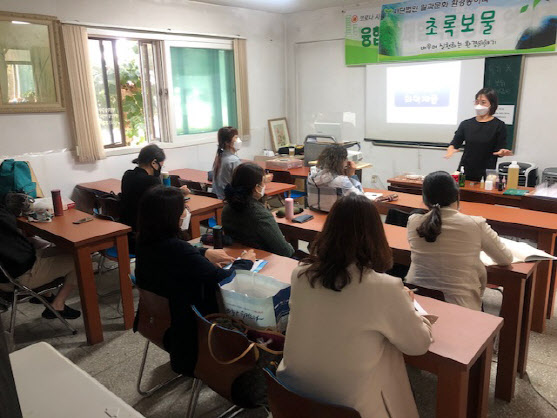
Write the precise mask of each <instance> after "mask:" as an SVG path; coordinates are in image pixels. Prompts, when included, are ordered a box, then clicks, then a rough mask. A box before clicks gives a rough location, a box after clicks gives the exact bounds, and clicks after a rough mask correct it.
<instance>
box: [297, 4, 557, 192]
mask: <svg viewBox="0 0 557 418" xmlns="http://www.w3.org/2000/svg"><path fill="white" fill-rule="evenodd" d="M343 37H344V14H343V8H340V7H334V8H328V9H322V10H318V11H313V12H301V13H294V14H291V15H288V16H287V20H286V57H287V92H288V94H287V96H288V99H287V116H288V120H289V124H290V126H291V128H290V129H291V130H292V131H293V133H292V134H291V135H292V136H294V137H296V138H297V139H298V141H303V137H304V136H305V135H306V134H307V133H308V132H306V130H305V129H306V127H307V123H306V122H304V121H300V119H301V118H300V111H301V110H300V107H302V108H305V102H304V100H305V99H304V97H305V95H307V94H308V92H307V91H305V90H304V86H303V85H300V80H302V81H303V80H307V79H311V78H312V77H313V78H314V79H315V78H319V79H320V80H321V83H320V84H323V85H328V86H332V87H331V89H332V91H333V92H334V93H333V94H331V95H330V96H327V94H326V93H323V92H319V91H313V92H312V94H313V95H315V96H316V97H319V98H320V99H321V100H314V101H315V102H316V105H315V109H313V111H312V115H310V117H313V116H315V117H316V118H319V117H322V116H323V114H331V115H334V112H337V114H338V111H339V109H338V108H336V105H337V104H338V103H343V104H344V106H345V109H344V111H346V112H350V113H354V114H355V120H356V123H355V126H354V127H351V128H350V129H348V132H349V135H350V137H349V138H346V139H356V138H357V139H358V140H362V139H363V137H364V132H365V101H364V97H365V70H364V67H345V66H339V65H338V63H328V62H323V60H322V59H321V60H319V61H317V60H316V61H315V62H313V63H312V62H307V60H305V59H304V58H301V57H300V50H304V51H305V52H307V51H308V50H311V49H313V50H314V51H318V50H319V49H320V48H321V47H322V45H324V44H328V45H330V47H331V48H332V49H334V51H330V52H329V54H330V56H331V58H332V59H335V60H337V59H341V60H343V57H344V48H343V42H342V39H343ZM321 57H323V55H321ZM300 62H301V64H300ZM300 72H302V74H300ZM304 72H310V74H306V73H304ZM555 74H557V54H553V55H536V56H532V55H531V56H527V57H526V60H525V67H524V73H523V85H522V93H521V97H520V111H519V117H518V131H517V139H516V149H515V157H514V158H511V157H507V158H505V159H503V160H511V159H517V160H519V161H529V162H534V163H536V164H537V165H538V166H539V167H540V168H541V170H540V176H541V171H543V169H544V168H547V167H557V140H556V139H557V138H556V132H557V118H556V117H555V116H556V113H555V109H556V105H555V97H557V77H555ZM313 82H314V83H315V80H313ZM337 83H340V84H341V85H343V84H344V85H347V86H349V87H348V88H346V89H344V90H343V89H342V88H339V87H338V85H337ZM300 92H303V95H300ZM474 93H475V92H471V93H470V94H471V96H472V95H473V94H474ZM300 96H301V97H300ZM303 118H305V119H307V118H308V116H307V115H304V117H303ZM331 122H334V121H333V120H331ZM343 131H344V129H343ZM417 139H419V138H417ZM451 139H452V138H448V139H447V142H449V141H450V140H451ZM362 151H363V154H364V160H365V161H368V162H370V163H372V164H373V168H372V169H367V170H364V185H365V186H372V185H373V184H372V176H373V175H376V176H378V181H377V182H376V183H375V184H377V185H378V186H381V185H385V186H386V180H387V179H388V178H390V177H392V176H395V175H398V174H402V173H405V172H408V173H410V172H412V173H418V174H427V173H428V172H431V171H434V170H447V171H453V170H455V169H456V168H457V165H458V161H459V157H458V156H457V155H455V156H454V157H453V158H452V159H451V160H445V159H443V155H444V151H443V150H431V149H415V148H393V147H376V146H373V145H372V144H371V143H369V142H363V143H362ZM374 181H375V179H374Z"/></svg>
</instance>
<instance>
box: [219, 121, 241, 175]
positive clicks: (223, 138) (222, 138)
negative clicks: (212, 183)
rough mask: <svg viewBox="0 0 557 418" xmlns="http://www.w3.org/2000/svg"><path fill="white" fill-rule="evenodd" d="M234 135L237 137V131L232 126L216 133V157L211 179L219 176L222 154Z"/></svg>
mask: <svg viewBox="0 0 557 418" xmlns="http://www.w3.org/2000/svg"><path fill="white" fill-rule="evenodd" d="M236 135H238V129H236V128H234V127H232V126H225V127H223V128H220V129H219V132H218V133H217V139H218V148H217V155H216V156H215V161H213V176H214V177H213V178H215V177H216V176H217V174H219V170H220V165H221V159H222V153H223V152H224V150H225V149H226V148H227V147H228V145H230V142H231V141H232V138H234V137H235V136H236Z"/></svg>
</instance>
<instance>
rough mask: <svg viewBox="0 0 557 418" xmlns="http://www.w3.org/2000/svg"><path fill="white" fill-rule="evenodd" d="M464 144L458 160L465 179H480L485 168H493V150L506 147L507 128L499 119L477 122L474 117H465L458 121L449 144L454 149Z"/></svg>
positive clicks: (495, 157)
mask: <svg viewBox="0 0 557 418" xmlns="http://www.w3.org/2000/svg"><path fill="white" fill-rule="evenodd" d="M462 144H464V145H465V148H464V153H463V154H462V158H461V160H460V164H459V165H458V168H457V169H460V167H461V166H463V167H464V174H466V179H467V180H473V181H480V180H481V178H482V177H485V170H487V169H494V168H495V166H496V164H497V158H498V157H497V156H496V155H493V153H494V152H497V151H499V150H500V149H502V148H506V147H507V128H506V127H505V123H504V122H503V121H501V120H500V119H497V118H493V119H492V120H490V121H489V122H478V121H477V120H476V118H471V119H466V120H465V121H462V122H461V123H460V126H459V127H458V129H457V130H456V132H455V135H454V139H453V140H452V142H451V144H450V145H452V146H454V147H455V148H456V149H458V148H460V147H461V146H462Z"/></svg>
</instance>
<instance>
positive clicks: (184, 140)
mask: <svg viewBox="0 0 557 418" xmlns="http://www.w3.org/2000/svg"><path fill="white" fill-rule="evenodd" d="M87 37H88V39H96V40H111V41H116V40H118V39H126V40H129V41H137V42H138V44H139V45H140V43H141V42H142V41H143V42H153V41H156V42H155V43H154V47H153V50H154V52H156V55H157V62H155V63H154V64H155V66H156V68H157V70H156V71H157V72H158V80H157V82H158V83H159V86H158V87H159V91H158V92H157V93H156V94H157V95H158V100H159V105H160V112H161V116H160V123H161V127H160V130H161V138H160V143H162V144H167V145H168V146H169V147H171V148H173V147H183V146H193V145H202V144H208V143H214V142H215V138H216V134H217V131H211V132H204V133H199V134H187V135H176V124H175V120H174V115H173V104H172V100H171V97H170V92H171V91H172V71H171V62H170V47H171V46H180V47H186V48H210V49H227V50H230V51H232V52H234V42H233V39H234V37H219V36H209V35H189V34H182V35H179V34H166V33H160V32H151V31H137V30H133V29H124V28H122V29H119V28H110V29H107V28H101V27H88V28H87ZM155 44H156V47H155ZM140 49H141V47H140ZM113 51H115V48H114V44H113ZM140 60H141V53H140ZM140 65H142V64H141V63H140ZM235 71H236V69H234V72H235ZM119 72H120V71H119V68H118V75H119ZM115 73H116V71H115ZM233 79H234V80H236V75H235V74H234V77H233ZM144 86H145V84H144V81H143V80H142V92H144V91H143V88H144ZM236 89H237V86H235V88H234V91H236ZM118 95H119V96H120V95H121V92H118ZM121 106H122V103H121V99H119V107H121ZM119 112H120V114H121V115H122V114H123V113H122V110H121V109H119ZM236 118H237V120H239V118H240V115H239V112H238V108H236ZM147 123H148V122H147V120H146V121H145V124H146V131H147ZM120 129H121V130H124V132H125V128H124V124H123V123H121V126H120ZM122 138H123V142H122V144H121V145H120V144H118V145H112V144H109V145H105V146H104V148H105V149H106V150H110V149H122V148H124V147H128V148H134V149H135V148H137V146H134V145H131V146H128V145H126V142H125V134H123V136H122ZM152 142H155V143H156V142H157V141H153V139H152V138H150V137H147V143H152Z"/></svg>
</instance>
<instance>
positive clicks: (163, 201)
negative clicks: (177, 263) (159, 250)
mask: <svg viewBox="0 0 557 418" xmlns="http://www.w3.org/2000/svg"><path fill="white" fill-rule="evenodd" d="M184 207H185V203H184V195H183V193H182V191H181V190H180V189H178V188H177V187H166V186H163V185H160V186H154V187H152V188H150V189H149V190H147V191H146V192H145V193H144V195H143V197H142V198H141V201H140V203H139V213H138V217H137V241H138V242H141V243H151V242H156V241H162V240H164V239H168V238H174V237H179V236H180V216H181V215H182V213H183V212H184Z"/></svg>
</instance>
